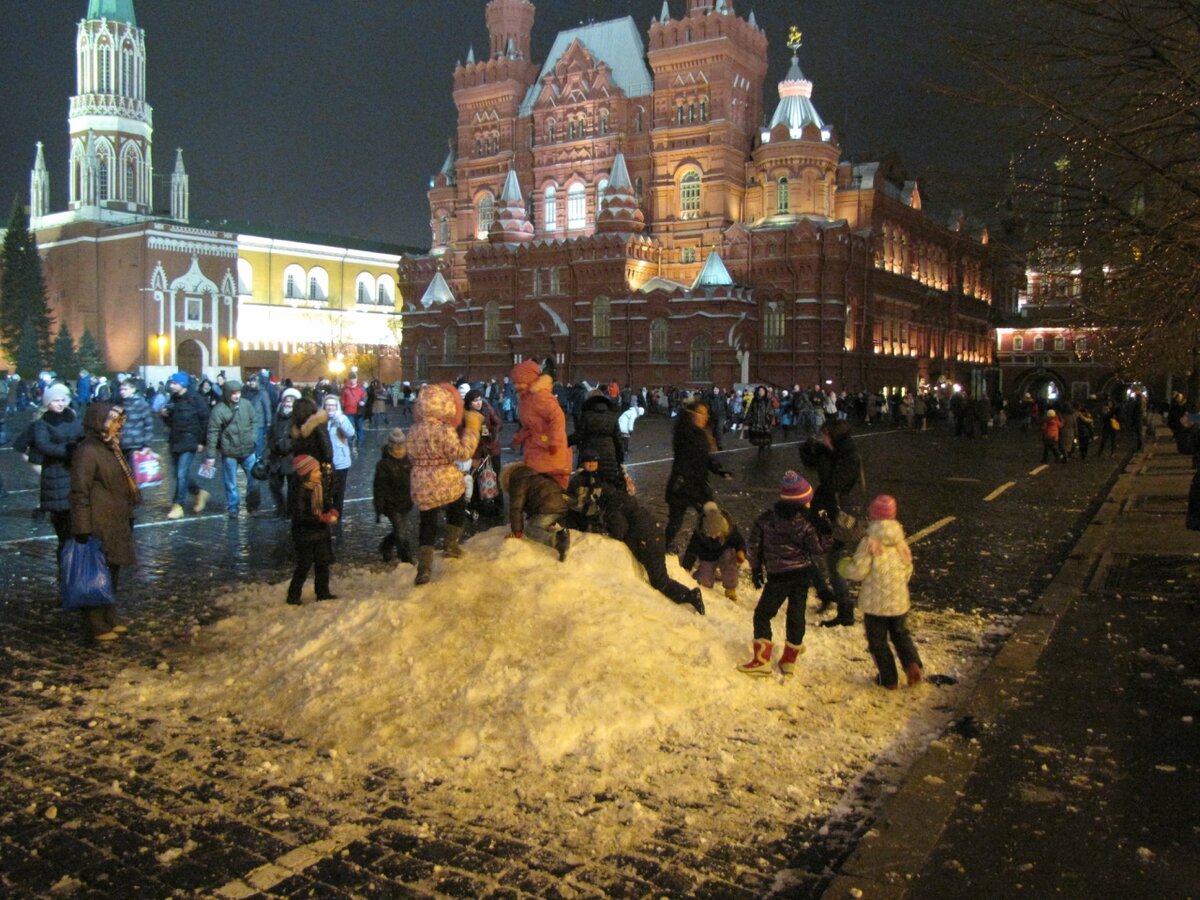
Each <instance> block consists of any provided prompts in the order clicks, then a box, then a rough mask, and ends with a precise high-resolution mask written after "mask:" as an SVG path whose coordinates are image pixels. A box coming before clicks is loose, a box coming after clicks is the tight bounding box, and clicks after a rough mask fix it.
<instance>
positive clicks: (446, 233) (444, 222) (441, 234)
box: [438, 215, 450, 244]
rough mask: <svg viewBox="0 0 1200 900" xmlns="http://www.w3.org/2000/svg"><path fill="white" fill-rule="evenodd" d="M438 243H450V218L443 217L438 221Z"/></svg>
mask: <svg viewBox="0 0 1200 900" xmlns="http://www.w3.org/2000/svg"><path fill="white" fill-rule="evenodd" d="M438 243H439V244H448V243H450V217H449V216H445V215H444V216H442V217H441V218H440V219H438Z"/></svg>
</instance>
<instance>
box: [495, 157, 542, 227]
mask: <svg viewBox="0 0 1200 900" xmlns="http://www.w3.org/2000/svg"><path fill="white" fill-rule="evenodd" d="M533 236H534V232H533V223H532V222H530V221H529V216H528V215H527V214H526V212H525V200H524V198H523V197H522V196H521V184H520V182H519V181H517V173H516V172H514V171H513V170H512V169H509V170H508V177H507V178H506V179H504V190H503V191H501V192H500V202H499V203H497V204H496V217H495V218H494V219H493V220H492V227H491V228H490V229H488V240H489V241H490V242H491V243H493V244H521V243H524V242H525V241H532V240H533Z"/></svg>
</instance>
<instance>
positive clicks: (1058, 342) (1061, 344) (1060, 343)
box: [1054, 337, 1067, 350]
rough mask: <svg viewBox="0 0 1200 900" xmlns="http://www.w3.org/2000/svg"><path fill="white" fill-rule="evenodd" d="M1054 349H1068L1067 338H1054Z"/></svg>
mask: <svg viewBox="0 0 1200 900" xmlns="http://www.w3.org/2000/svg"><path fill="white" fill-rule="evenodd" d="M1054 349H1055V350H1066V349H1067V341H1066V338H1063V337H1056V338H1055V339H1054Z"/></svg>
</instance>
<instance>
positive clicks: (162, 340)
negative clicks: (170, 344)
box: [154, 334, 168, 366]
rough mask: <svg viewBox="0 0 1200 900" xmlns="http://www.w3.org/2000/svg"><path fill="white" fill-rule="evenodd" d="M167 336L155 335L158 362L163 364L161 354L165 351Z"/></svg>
mask: <svg viewBox="0 0 1200 900" xmlns="http://www.w3.org/2000/svg"><path fill="white" fill-rule="evenodd" d="M167 340H168V339H167V336H166V335H165V334H159V335H155V337H154V342H155V343H156V344H158V364H159V365H160V366H161V365H164V363H163V356H164V354H165V353H166V351H167Z"/></svg>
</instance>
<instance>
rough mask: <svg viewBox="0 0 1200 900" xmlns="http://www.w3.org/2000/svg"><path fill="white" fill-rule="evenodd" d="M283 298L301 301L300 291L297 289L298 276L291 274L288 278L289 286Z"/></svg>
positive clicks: (285, 289)
mask: <svg viewBox="0 0 1200 900" xmlns="http://www.w3.org/2000/svg"><path fill="white" fill-rule="evenodd" d="M283 296H284V297H286V298H288V299H289V300H299V299H300V291H299V289H298V288H297V287H296V276H295V275H291V274H289V275H288V276H287V284H286V286H285V287H284V289H283Z"/></svg>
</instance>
